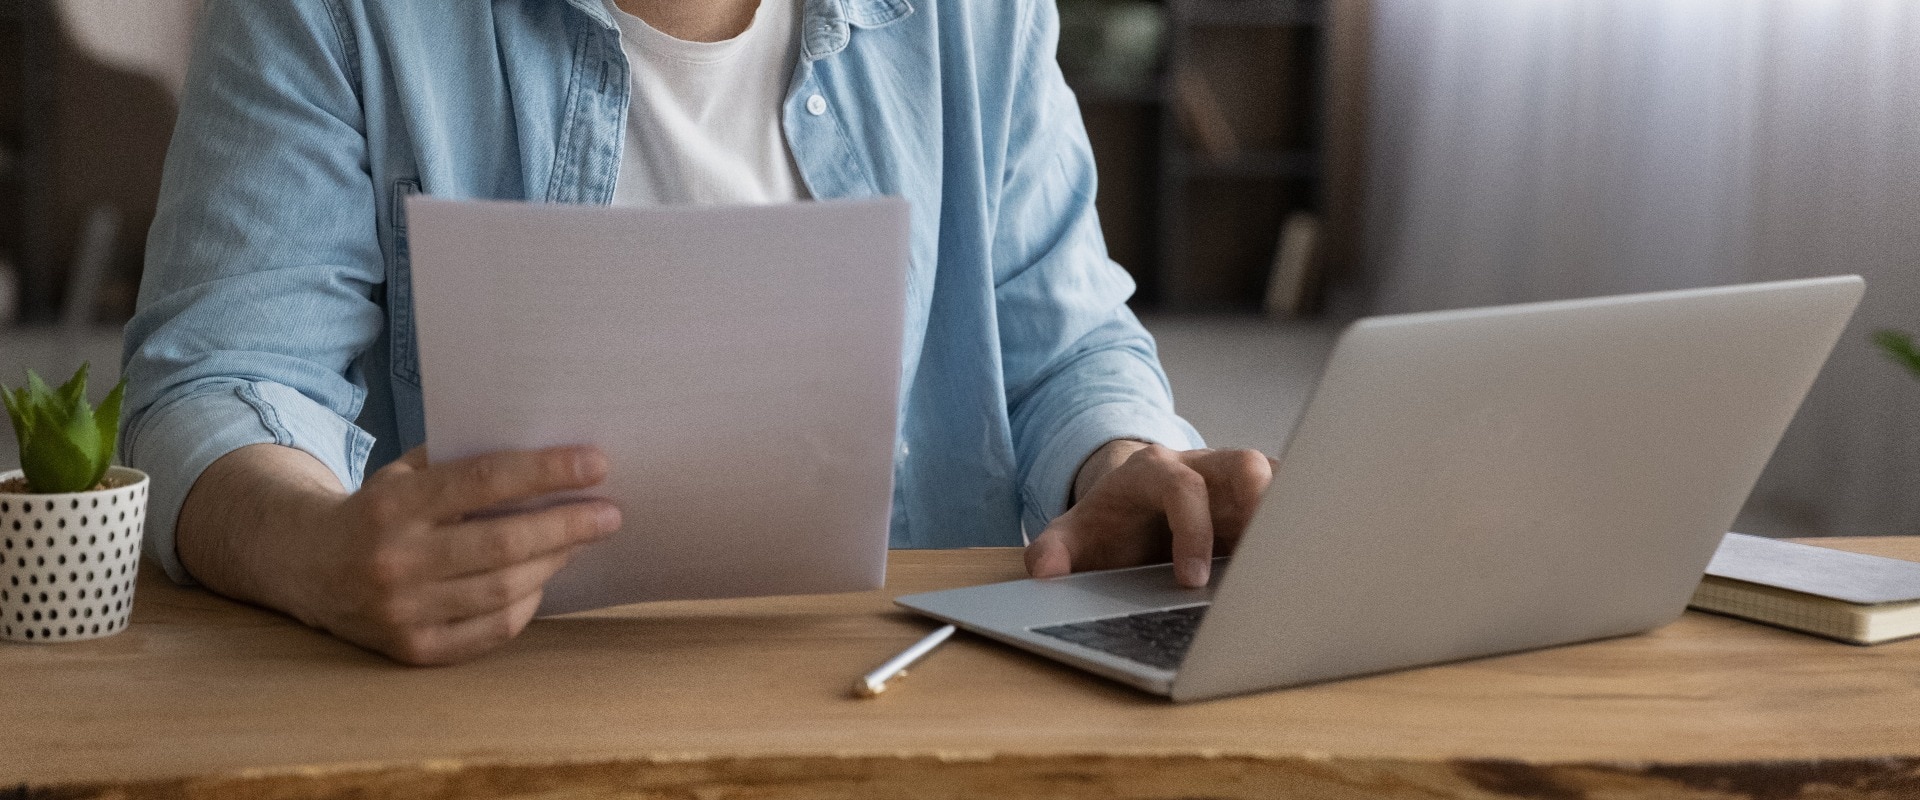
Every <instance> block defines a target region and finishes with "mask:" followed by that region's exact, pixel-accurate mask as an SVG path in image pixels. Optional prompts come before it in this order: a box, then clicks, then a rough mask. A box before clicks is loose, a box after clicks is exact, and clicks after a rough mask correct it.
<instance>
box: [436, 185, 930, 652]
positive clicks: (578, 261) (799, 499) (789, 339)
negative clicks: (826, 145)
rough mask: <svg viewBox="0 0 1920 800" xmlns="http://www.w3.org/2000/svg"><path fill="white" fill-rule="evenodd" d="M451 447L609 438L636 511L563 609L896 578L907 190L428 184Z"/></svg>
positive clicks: (873, 583)
mask: <svg viewBox="0 0 1920 800" xmlns="http://www.w3.org/2000/svg"><path fill="white" fill-rule="evenodd" d="M407 217H408V232H409V243H410V250H411V255H412V292H413V298H414V310H415V313H416V314H417V315H418V319H417V328H418V331H419V337H420V342H419V349H420V374H421V382H422V388H423V390H424V393H425V397H426V414H427V448H428V452H429V454H430V456H431V458H432V459H433V461H434V462H436V463H438V462H443V461H448V460H451V459H457V458H461V457H464V456H468V455H473V454H477V453H484V452H490V451H497V450H506V449H519V448H537V447H546V446H552V445H561V444H576V443H592V444H596V445H598V446H600V447H601V448H603V449H604V450H606V452H607V454H608V457H609V458H610V459H611V461H612V463H613V470H612V475H611V477H610V478H609V479H608V480H607V482H606V484H605V485H604V486H602V487H601V489H600V491H597V492H594V494H596V495H599V496H603V497H607V498H609V499H611V500H613V501H614V502H615V503H616V504H618V505H619V506H620V509H621V512H622V514H623V515H624V520H625V521H624V525H623V527H622V529H621V530H620V531H619V532H618V533H616V534H614V535H613V536H612V537H611V538H609V539H608V540H606V541H604V542H601V543H597V544H594V545H591V546H588V547H586V548H583V549H582V550H581V551H580V552H579V554H578V555H577V556H576V557H575V558H574V560H573V562H572V563H571V564H569V565H568V566H567V567H566V568H565V569H564V570H562V571H561V572H560V573H559V574H558V575H557V576H555V577H554V579H553V580H552V581H551V582H550V583H549V584H548V586H547V590H546V595H545V598H544V600H543V602H542V605H541V607H540V613H541V614H542V615H547V614H559V613H567V612H571V611H580V610H585V609H592V608H600V607H604V606H609V605H617V604H622V603H631V602H637V601H642V600H664V599H682V598H703V597H739V596H749V595H771V594H798V593H810V592H838V591H856V590H864V589H871V588H875V587H878V586H879V585H881V582H882V580H883V578H884V570H885V560H886V543H887V525H888V518H889V514H890V504H891V499H892V480H893V457H892V455H893V446H894V436H895V432H896V428H897V422H896V420H897V416H898V405H899V395H900V387H899V383H900V374H901V363H900V361H901V329H902V325H903V322H902V320H903V317H904V310H905V306H906V301H905V295H906V272H907V260H908V256H907V246H908V243H907V242H908V237H907V233H908V231H907V228H908V223H907V205H906V203H905V202H904V201H900V200H894V199H881V200H865V201H832V202H815V203H795V204H787V205H777V206H758V207H700V208H656V209H632V208H606V207H589V206H562V205H528V204H519V203H494V202H458V201H448V200H436V199H431V198H418V197H416V198H412V199H410V200H408V202H407Z"/></svg>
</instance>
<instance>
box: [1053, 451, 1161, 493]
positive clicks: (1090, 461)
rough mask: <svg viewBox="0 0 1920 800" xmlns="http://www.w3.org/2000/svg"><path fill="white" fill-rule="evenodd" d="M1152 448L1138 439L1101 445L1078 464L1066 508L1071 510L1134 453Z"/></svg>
mask: <svg viewBox="0 0 1920 800" xmlns="http://www.w3.org/2000/svg"><path fill="white" fill-rule="evenodd" d="M1152 446H1153V444H1152V443H1151V442H1145V441H1141V440H1139V439H1114V440H1112V441H1110V442H1107V443H1106V444H1103V445H1101V446H1100V449H1098V450H1095V451H1093V454H1092V455H1089V456H1087V460H1086V461H1083V462H1081V463H1080V470H1079V471H1078V472H1076V473H1074V477H1073V487H1072V489H1071V490H1070V491H1069V493H1068V495H1067V507H1069V508H1071V507H1073V505H1074V504H1075V503H1078V502H1080V498H1082V497H1086V496H1087V495H1088V494H1089V493H1091V492H1092V491H1093V487H1094V486H1095V485H1097V484H1098V483H1100V479H1101V478H1104V477H1106V475H1107V473H1109V472H1112V471H1113V470H1114V468H1116V467H1118V466H1120V465H1121V464H1125V463H1126V462H1127V459H1128V458H1131V457H1133V454H1134V453H1137V452H1140V451H1141V450H1145V449H1147V448H1148V447H1152Z"/></svg>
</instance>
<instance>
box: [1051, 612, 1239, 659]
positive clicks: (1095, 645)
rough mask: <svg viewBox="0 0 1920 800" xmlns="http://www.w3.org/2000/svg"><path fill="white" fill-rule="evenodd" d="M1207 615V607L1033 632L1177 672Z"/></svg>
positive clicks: (1090, 621)
mask: <svg viewBox="0 0 1920 800" xmlns="http://www.w3.org/2000/svg"><path fill="white" fill-rule="evenodd" d="M1206 613H1207V606H1206V605H1197V606H1185V607H1182V608H1169V609H1164V610H1159V611H1143V612H1141V613H1138V614H1128V615H1126V616H1120V617H1105V618H1102V619H1090V620H1087V621H1086V622H1072V623H1068V624H1066V625H1053V626H1049V627H1045V628H1034V629H1033V632H1034V633H1038V634H1042V635H1045V636H1051V637H1053V638H1055V639H1059V640H1061V641H1065V642H1072V643H1074V644H1077V645H1080V646H1081V647H1087V648H1091V649H1094V650H1098V651H1100V652H1102V653H1107V654H1109V655H1116V656H1119V657H1121V658H1124V659H1128V660H1130V661H1138V662H1140V663H1142V664H1146V665H1147V666H1150V667H1159V668H1161V669H1175V668H1177V667H1179V666H1180V659H1182V658H1184V657H1186V655H1187V645H1190V644H1193V632H1194V630H1195V629H1197V628H1199V627H1200V618H1201V617H1203V616H1206Z"/></svg>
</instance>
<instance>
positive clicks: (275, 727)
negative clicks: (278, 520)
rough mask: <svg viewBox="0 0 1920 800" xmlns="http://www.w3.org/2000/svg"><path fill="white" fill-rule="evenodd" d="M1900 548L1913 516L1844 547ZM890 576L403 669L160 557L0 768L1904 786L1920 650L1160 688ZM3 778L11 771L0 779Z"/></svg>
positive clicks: (1125, 783) (1739, 631)
mask: <svg viewBox="0 0 1920 800" xmlns="http://www.w3.org/2000/svg"><path fill="white" fill-rule="evenodd" d="M1845 544H1846V545H1847V546H1849V547H1853V548H1855V549H1859V550H1863V551H1870V552H1878V553H1884V554H1888V555H1898V556H1903V557H1908V558H1916V559H1920V538H1914V539H1881V540H1846V541H1845ZM891 566H892V569H893V571H892V575H891V576H890V577H891V581H890V585H889V586H888V588H887V589H886V590H885V591H881V592H873V593H869V594H859V595H840V596H832V597H814V598H799V599H793V598H787V599H772V600H751V601H728V602H709V603H663V604H655V605H646V606H634V607H628V608H624V609H618V610H614V611H610V612H605V613H598V614H594V615H587V616H579V617H572V618H566V619H558V620H549V621H541V622H536V623H535V624H534V625H532V626H531V627H530V628H528V629H527V631H526V633H525V634H524V635H523V636H522V637H521V638H520V639H518V640H517V641H515V642H514V643H512V644H511V645H509V646H508V647H506V648H505V649H504V650H502V651H500V652H497V653H495V654H493V655H491V656H488V657H487V658H484V659H482V660H480V661H478V662H476V663H471V664H466V665H462V666H457V667H449V668H440V669H408V668H403V667H398V666H395V665H393V664H392V663H389V662H387V661H385V660H383V659H381V658H379V657H376V656H373V655H370V654H367V653H365V652H362V651H360V650H357V649H355V648H353V647H351V646H348V645H345V644H342V643H340V642H338V641H336V640H333V639H331V638H328V637H327V636H326V635H324V634H321V633H318V632H314V631H311V630H307V629H305V628H302V627H300V626H299V625H298V624H296V623H294V622H291V621H289V620H288V619H286V618H284V617H280V616H277V615H274V614H270V613H266V612H263V611H258V610H254V609H250V608H245V607H242V606H238V605H235V604H232V603H228V602H226V601H223V600H220V599H218V598H215V597H212V596H210V595H207V594H204V593H201V592H198V591H193V590H186V589H180V588H176V587H173V586H171V585H168V584H167V583H166V582H165V581H164V580H163V579H161V578H159V577H158V574H157V571H156V570H152V569H149V570H147V571H146V574H145V575H144V576H143V577H142V579H141V580H142V582H141V584H140V588H139V595H138V597H139V605H138V606H137V610H136V612H135V615H134V624H133V626H132V627H131V628H130V629H129V630H128V631H127V632H126V633H123V634H121V635H119V636H115V637H112V638H109V639H105V640H101V641H98V642H91V643H84V644H63V645H53V646H31V645H7V646H0V698H4V699H3V700H0V719H4V720H5V724H4V725H0V737H4V738H0V787H13V786H16V785H17V786H19V787H20V788H19V790H18V793H17V796H19V797H27V798H80V797H103V798H104V797H112V798H172V799H175V800H187V799H198V798H255V797H271V798H301V797H320V796H329V797H332V796H349V797H354V798H409V799H411V798H441V797H468V796H471V797H512V798H545V799H549V800H553V799H557V798H605V797H644V798H714V799H718V798H767V797H805V798H828V797H832V798H881V797H889V798H891V797H902V798H916V799H918V798H946V797H992V798H1003V797H1055V798H1180V797H1209V798H1240V797H1281V796H1285V797H1306V798H1321V797H1325V798H1335V797H1340V798H1350V797H1357V796H1368V795H1378V796H1394V797H1422V798H1426V797H1508V796H1521V797H1541V798H1556V799H1564V800H1573V799H1574V798H1589V797H1591V798H1595V799H1596V800H1597V799H1598V798H1603V797H1604V798H1641V797H1694V798H1726V797H1741V798H1767V799H1768V800H1781V799H1784V798H1791V797H1822V798H1828V797H1832V798H1842V797H1869V796H1872V797H1915V796H1920V641H1908V642H1902V643H1895V644H1889V645H1883V646H1880V647H1874V648H1858V647H1852V646H1848V645H1842V644H1835V643H1831V642H1827V641H1823V640H1820V639H1815V638H1811V637H1806V636H1800V635H1797V634H1792V633H1787V632H1784V631H1779V630H1774V629H1770V628H1765V627H1761V626H1757V625H1752V624H1748V623H1744V622H1739V621H1735V620H1732V619H1726V618H1721V617H1715V616H1709V615H1705V614H1698V613H1689V614H1688V615H1687V616H1686V617H1685V618H1684V619H1682V620H1681V621H1679V622H1677V623H1675V624H1673V625H1670V626H1667V627H1665V628H1662V629H1660V630H1658V631H1655V632H1653V633H1650V634H1647V635H1642V636H1636V637H1629V638H1625V639H1617V640H1613V641H1608V642H1600V643H1594V644H1587V645H1580V646H1575V647H1566V648H1559V649H1553V650H1546V651H1541V652H1535V653H1527V654H1521V655H1514V656H1507V657H1501V658H1494V659H1485V660H1480V661H1475V662H1470V663H1464V664H1456V665H1451V666H1445V667H1438V668H1432V669H1425V670H1416V671H1412V672H1405V673H1400V674H1395V675H1387V676H1381V677H1374V678H1367V679H1361V680H1353V681H1346V682H1341V683H1334V684H1328V685H1322V686H1316V687H1309V688H1304V689H1296V690H1292V691H1284V692H1273V693H1268V694H1264V695H1256V696H1252V697H1243V698H1237V699H1229V700H1222V701H1215V702H1211V703H1203V704H1199V705H1191V706H1174V705H1170V704H1168V703H1166V702H1165V701H1162V700H1159V699H1157V698H1154V697H1150V696H1147V695H1143V694H1139V693H1136V692H1134V691H1132V690H1130V689H1126V688H1123V687H1120V686H1118V685H1115V684H1111V683H1108V682H1106V681H1103V680H1100V679H1097V678H1093V677H1091V676H1087V675H1084V674H1082V673H1080V672H1077V671H1074V670H1071V669H1068V668H1065V667H1061V666H1056V665H1054V664H1053V663H1052V662H1048V661H1045V660H1042V659H1039V658H1035V657H1032V656H1028V655H1024V654H1022V653H1019V652H1016V651H1013V650H1010V649H1006V648H1003V647H1000V646H998V645H994V644H991V643H988V642H985V641H981V640H978V639H974V638H971V637H964V636H963V637H960V638H959V639H957V640H956V641H955V642H953V643H951V644H949V645H948V646H947V647H946V648H945V649H944V650H943V651H941V652H940V653H938V654H936V655H935V656H933V657H932V658H931V659H929V660H928V661H927V662H925V663H923V664H922V665H921V666H920V667H919V668H917V669H916V670H915V671H914V674H913V675H912V676H910V677H909V678H907V679H905V680H904V681H903V682H902V683H901V684H900V685H899V686H897V687H895V688H894V689H893V690H892V691H890V692H889V693H888V694H887V695H885V696H883V697H881V698H880V699H878V700H872V701H863V700H855V699H851V698H850V697H849V694H848V687H849V685H850V683H851V682H852V680H853V678H854V677H855V676H856V675H859V674H861V673H863V672H865V671H866V670H868V669H869V668H871V667H873V666H874V665H876V664H877V663H879V662H880V661H881V660H883V659H885V658H886V657H887V656H890V655H892V654H893V653H894V652H895V651H897V650H899V649H900V648H902V647H904V646H905V645H907V644H909V643H911V642H912V641H913V640H914V639H915V638H916V637H918V636H920V635H922V634H923V633H925V632H926V631H927V630H928V628H929V627H930V626H929V625H928V624H926V623H924V622H922V621H921V620H919V619H916V618H914V617H911V616H909V615H907V614H904V613H901V612H898V611H896V610H894V609H893V607H892V606H891V605H890V604H889V602H888V599H889V598H890V597H891V596H892V595H893V594H896V593H901V592H910V591H921V590H927V589H933V588H941V587H949V586H958V585H963V584H972V583H982V582H987V581H992V580H998V579H1004V578H1014V577H1018V576H1019V575H1020V574H1021V569H1020V560H1019V555H1018V553H1017V552H1016V551H1011V550H974V551H947V552H898V553H895V554H894V556H893V561H892V565H891ZM5 794H6V792H5V790H4V789H0V796H4V795H5Z"/></svg>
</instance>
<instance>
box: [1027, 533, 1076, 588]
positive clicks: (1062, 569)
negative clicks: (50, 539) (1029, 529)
mask: <svg viewBox="0 0 1920 800" xmlns="http://www.w3.org/2000/svg"><path fill="white" fill-rule="evenodd" d="M1070 572H1073V553H1072V551H1070V550H1069V549H1068V548H1067V541H1066V532H1065V530H1064V529H1062V528H1060V527H1058V526H1056V525H1049V526H1047V529H1046V530H1044V531H1041V532H1040V535H1039V536H1037V537H1035V538H1034V540H1033V543H1032V544H1029V545H1027V574H1028V575H1031V576H1033V577H1035V578H1058V577H1060V576H1062V575H1066V574H1068V573H1070Z"/></svg>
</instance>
